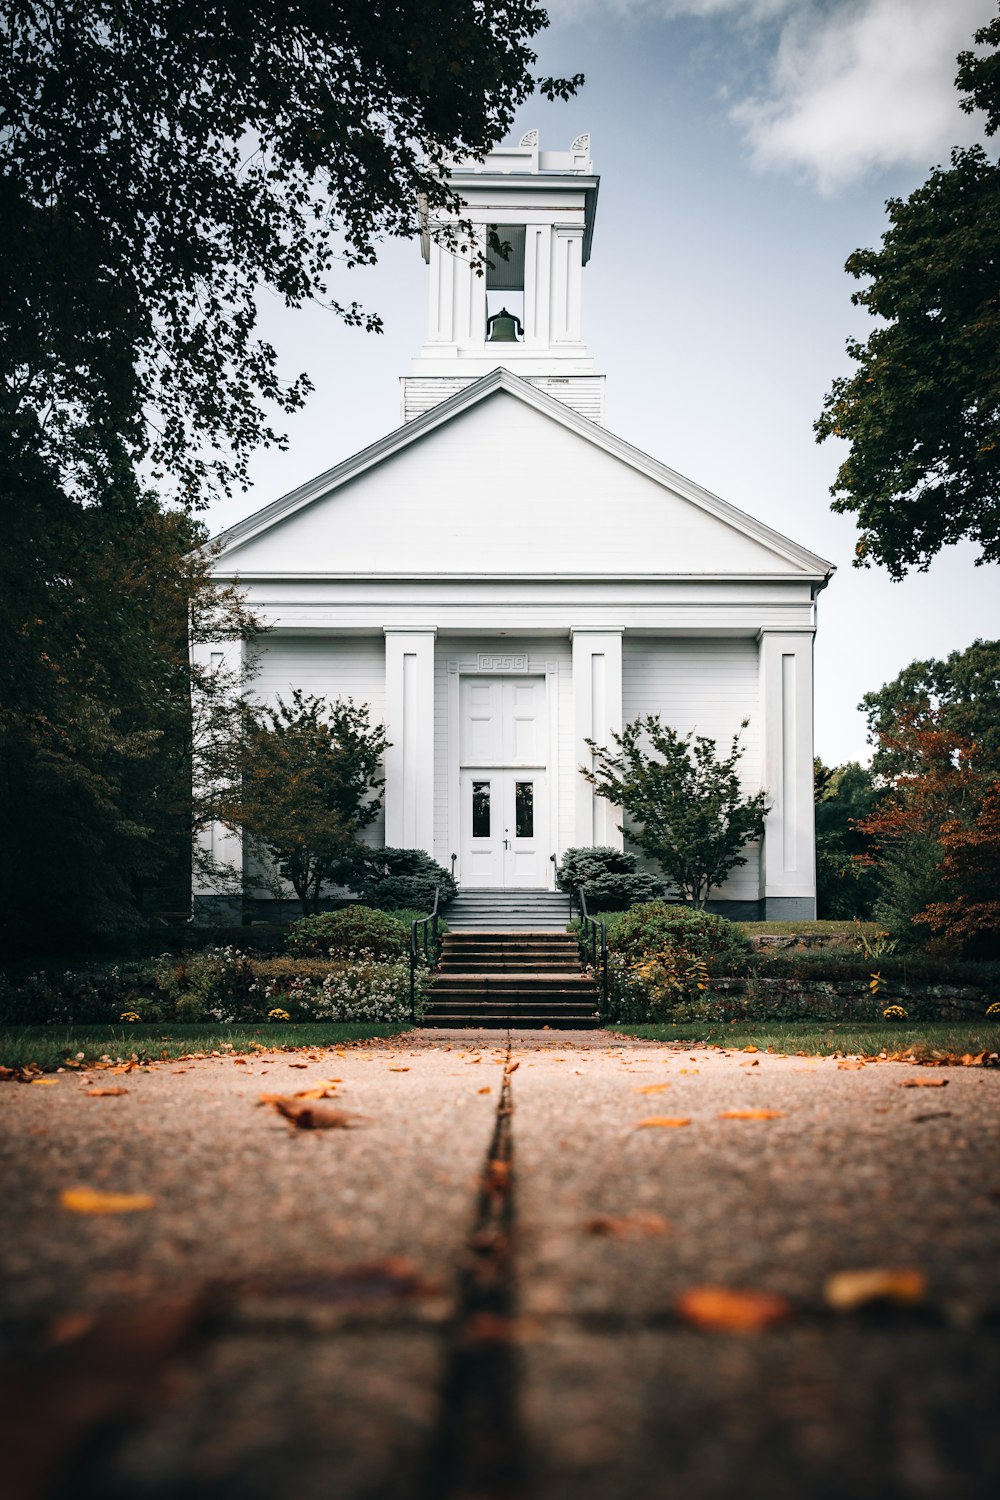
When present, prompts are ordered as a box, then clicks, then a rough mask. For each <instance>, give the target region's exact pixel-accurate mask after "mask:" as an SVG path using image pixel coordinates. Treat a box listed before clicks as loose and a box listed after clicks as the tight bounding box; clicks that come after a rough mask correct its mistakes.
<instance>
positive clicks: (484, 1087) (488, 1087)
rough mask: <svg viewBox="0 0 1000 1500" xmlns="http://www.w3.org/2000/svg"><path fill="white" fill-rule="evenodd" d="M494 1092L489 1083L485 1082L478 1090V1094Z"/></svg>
mask: <svg viewBox="0 0 1000 1500" xmlns="http://www.w3.org/2000/svg"><path fill="white" fill-rule="evenodd" d="M492 1092H493V1090H492V1089H491V1088H490V1086H489V1084H488V1083H486V1084H484V1085H483V1087H482V1088H481V1089H477V1090H476V1093H477V1094H492Z"/></svg>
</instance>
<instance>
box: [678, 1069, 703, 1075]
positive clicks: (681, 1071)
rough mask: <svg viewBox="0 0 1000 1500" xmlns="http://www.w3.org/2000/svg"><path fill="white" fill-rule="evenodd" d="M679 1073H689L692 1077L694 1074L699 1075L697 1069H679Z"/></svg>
mask: <svg viewBox="0 0 1000 1500" xmlns="http://www.w3.org/2000/svg"><path fill="white" fill-rule="evenodd" d="M677 1071H678V1072H679V1073H687V1074H689V1075H690V1074H692V1073H697V1072H698V1071H699V1070H698V1069H697V1068H678V1070H677Z"/></svg>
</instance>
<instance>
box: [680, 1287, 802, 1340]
mask: <svg viewBox="0 0 1000 1500" xmlns="http://www.w3.org/2000/svg"><path fill="white" fill-rule="evenodd" d="M675 1311H676V1313H677V1316H678V1317H679V1318H683V1319H684V1321H685V1323H693V1324H694V1325H695V1327H697V1328H705V1329H708V1330H710V1331H712V1332H717V1333H758V1332H759V1331H760V1330H761V1329H763V1328H773V1327H774V1325H775V1324H776V1323H783V1322H785V1321H786V1319H788V1318H790V1317H791V1315H792V1305H791V1303H790V1302H788V1301H787V1300H786V1299H785V1298H784V1297H778V1296H775V1295H774V1293H773V1292H757V1291H752V1290H738V1289H734V1288H733V1287H726V1286H696V1287H692V1288H691V1290H690V1291H688V1292H685V1293H684V1295H683V1296H682V1297H679V1298H678V1300H677V1303H676V1305H675Z"/></svg>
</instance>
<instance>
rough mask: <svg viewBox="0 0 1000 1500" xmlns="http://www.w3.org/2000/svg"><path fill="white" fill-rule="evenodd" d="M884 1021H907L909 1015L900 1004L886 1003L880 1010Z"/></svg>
mask: <svg viewBox="0 0 1000 1500" xmlns="http://www.w3.org/2000/svg"><path fill="white" fill-rule="evenodd" d="M882 1019H883V1020H884V1021H908V1020H909V1019H910V1018H909V1015H908V1014H907V1012H906V1011H905V1010H904V1009H903V1007H902V1006H901V1005H887V1006H886V1008H885V1010H884V1011H883V1012H882Z"/></svg>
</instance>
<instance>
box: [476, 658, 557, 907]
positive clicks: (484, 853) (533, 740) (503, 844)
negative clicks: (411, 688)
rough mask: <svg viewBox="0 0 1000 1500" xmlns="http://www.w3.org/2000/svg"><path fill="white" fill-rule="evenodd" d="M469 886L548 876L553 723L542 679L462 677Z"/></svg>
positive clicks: (525, 883) (533, 882)
mask: <svg viewBox="0 0 1000 1500" xmlns="http://www.w3.org/2000/svg"><path fill="white" fill-rule="evenodd" d="M460 761H461V773H460V785H459V796H460V799H461V818H460V822H461V851H462V852H461V866H460V870H459V877H460V879H461V882H462V884H463V885H464V886H467V887H472V888H474V889H475V888H477V887H479V888H482V887H487V886H488V887H493V888H496V889H504V888H518V887H519V888H520V889H522V890H525V889H534V890H538V889H541V888H542V887H544V886H545V885H546V884H547V882H548V876H549V867H548V859H549V854H550V842H551V841H550V835H549V821H548V809H547V806H546V789H547V782H546V766H547V763H548V724H547V708H546V688H545V678H544V677H540V676H539V677H514V676H509V677H508V676H495V677H482V676H471V675H470V676H468V677H464V676H463V678H462V682H461V735H460Z"/></svg>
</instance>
